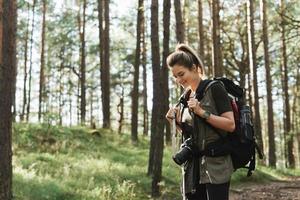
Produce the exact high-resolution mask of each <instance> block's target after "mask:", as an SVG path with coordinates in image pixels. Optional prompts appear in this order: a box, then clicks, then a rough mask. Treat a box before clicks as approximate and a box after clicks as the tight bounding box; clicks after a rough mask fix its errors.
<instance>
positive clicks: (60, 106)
mask: <svg viewBox="0 0 300 200" xmlns="http://www.w3.org/2000/svg"><path fill="white" fill-rule="evenodd" d="M59 59H60V65H59V70H58V74H59V89H58V91H57V93H58V95H57V96H58V115H59V122H58V123H59V125H60V126H61V125H62V117H63V114H62V110H63V106H64V103H63V102H64V100H63V98H64V97H63V90H64V89H63V85H64V83H63V70H64V61H65V48H64V47H62V48H61V49H60V53H59Z"/></svg>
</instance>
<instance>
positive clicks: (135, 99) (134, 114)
mask: <svg viewBox="0 0 300 200" xmlns="http://www.w3.org/2000/svg"><path fill="white" fill-rule="evenodd" d="M137 11H138V13H137V27H136V49H135V62H134V74H133V90H132V105H131V106H132V107H131V141H132V142H133V143H134V144H135V143H137V142H138V111H139V109H138V107H139V105H138V104H139V74H140V57H141V26H142V24H141V21H142V17H143V15H144V0H139V4H138V9H137Z"/></svg>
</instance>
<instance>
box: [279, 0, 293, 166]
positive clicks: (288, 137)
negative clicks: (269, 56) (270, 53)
mask: <svg viewBox="0 0 300 200" xmlns="http://www.w3.org/2000/svg"><path fill="white" fill-rule="evenodd" d="M280 10H281V12H280V15H281V16H280V17H281V23H280V27H281V30H280V32H281V65H280V70H281V80H282V91H283V93H282V95H283V104H284V105H283V111H284V112H283V113H284V117H283V121H284V126H283V127H284V135H285V142H286V156H287V159H288V160H287V161H288V167H291V168H294V167H295V157H294V153H293V135H292V134H291V117H290V115H291V111H290V103H289V100H290V97H289V93H288V90H289V84H288V67H287V54H286V36H285V35H286V31H285V23H286V22H285V19H284V12H285V3H284V1H283V0H280Z"/></svg>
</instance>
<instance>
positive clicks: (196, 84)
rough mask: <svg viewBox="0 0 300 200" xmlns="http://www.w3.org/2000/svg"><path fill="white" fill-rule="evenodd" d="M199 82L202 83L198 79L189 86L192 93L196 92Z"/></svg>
mask: <svg viewBox="0 0 300 200" xmlns="http://www.w3.org/2000/svg"><path fill="white" fill-rule="evenodd" d="M201 81H202V79H201V78H200V77H199V78H197V79H195V81H194V82H193V83H192V84H191V89H192V91H193V92H195V91H196V89H197V87H198V85H199V84H200V82H201Z"/></svg>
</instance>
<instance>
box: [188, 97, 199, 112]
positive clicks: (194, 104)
mask: <svg viewBox="0 0 300 200" xmlns="http://www.w3.org/2000/svg"><path fill="white" fill-rule="evenodd" d="M187 103H188V107H189V109H190V110H191V111H192V112H196V111H198V110H199V109H201V107H200V102H199V101H198V100H197V99H195V98H191V99H190V100H189V101H188V102H187Z"/></svg>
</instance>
